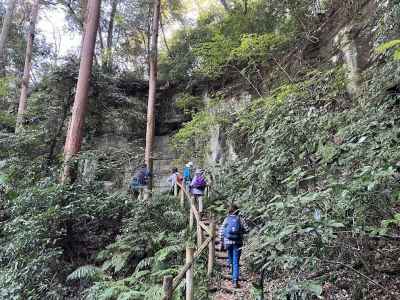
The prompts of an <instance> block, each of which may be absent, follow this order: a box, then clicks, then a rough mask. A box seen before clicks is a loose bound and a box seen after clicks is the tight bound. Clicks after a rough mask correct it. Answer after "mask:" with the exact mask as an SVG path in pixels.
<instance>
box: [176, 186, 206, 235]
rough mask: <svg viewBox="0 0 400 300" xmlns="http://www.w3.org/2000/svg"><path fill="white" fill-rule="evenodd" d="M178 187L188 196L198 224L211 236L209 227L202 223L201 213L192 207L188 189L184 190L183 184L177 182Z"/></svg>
mask: <svg viewBox="0 0 400 300" xmlns="http://www.w3.org/2000/svg"><path fill="white" fill-rule="evenodd" d="M176 185H177V186H179V188H180V189H181V190H182V191H183V193H184V194H185V195H186V198H187V199H188V200H189V205H190V206H191V208H192V210H193V214H194V217H195V218H196V222H197V224H199V225H200V227H201V228H202V229H203V230H204V231H205V232H207V234H208V235H211V232H210V230H209V228H208V227H207V225H206V224H204V222H202V221H201V218H200V213H199V211H198V210H197V208H196V206H194V205H191V203H190V195H189V193H188V192H187V191H186V189H185V188H184V186H183V185H182V184H180V183H178V182H177V183H176Z"/></svg>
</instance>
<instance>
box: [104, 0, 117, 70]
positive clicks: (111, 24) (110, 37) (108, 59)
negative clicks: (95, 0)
mask: <svg viewBox="0 0 400 300" xmlns="http://www.w3.org/2000/svg"><path fill="white" fill-rule="evenodd" d="M117 6H118V0H112V2H111V13H110V20H109V21H108V28H107V44H106V46H107V49H106V60H105V69H106V70H107V71H108V72H111V70H112V46H113V37H114V34H113V33H114V19H115V15H116V14H117Z"/></svg>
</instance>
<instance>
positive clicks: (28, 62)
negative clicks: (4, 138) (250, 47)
mask: <svg viewBox="0 0 400 300" xmlns="http://www.w3.org/2000/svg"><path fill="white" fill-rule="evenodd" d="M38 12H39V0H34V2H33V6H32V11H31V21H30V24H29V30H28V37H27V44H26V53H25V66H24V75H23V76H22V84H21V96H20V98H19V106H18V116H17V126H16V127H15V130H16V131H18V129H19V128H20V127H21V126H22V123H23V119H24V114H25V111H26V102H27V98H28V87H29V80H30V77H31V66H32V50H33V40H34V39H35V28H36V23H37V17H38Z"/></svg>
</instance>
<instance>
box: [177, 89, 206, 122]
mask: <svg viewBox="0 0 400 300" xmlns="http://www.w3.org/2000/svg"><path fill="white" fill-rule="evenodd" d="M176 106H177V107H178V108H179V109H181V110H182V111H183V113H184V114H185V115H189V116H192V115H193V114H195V113H196V112H198V111H200V110H201V109H202V108H203V107H204V103H203V101H202V99H201V98H200V97H196V96H192V95H190V94H187V93H182V94H179V95H178V96H177V100H176Z"/></svg>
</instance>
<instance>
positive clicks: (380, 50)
mask: <svg viewBox="0 0 400 300" xmlns="http://www.w3.org/2000/svg"><path fill="white" fill-rule="evenodd" d="M397 46H400V39H396V40H392V41H389V42H386V43H383V44H381V45H380V46H379V47H378V48H376V52H378V53H384V52H385V51H386V50H389V49H392V48H393V47H397Z"/></svg>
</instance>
